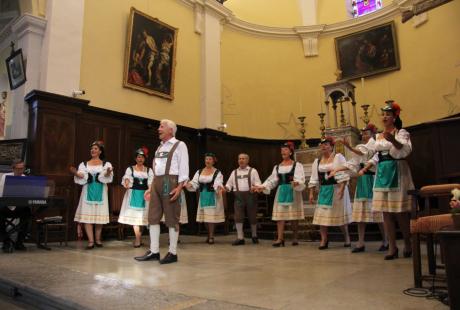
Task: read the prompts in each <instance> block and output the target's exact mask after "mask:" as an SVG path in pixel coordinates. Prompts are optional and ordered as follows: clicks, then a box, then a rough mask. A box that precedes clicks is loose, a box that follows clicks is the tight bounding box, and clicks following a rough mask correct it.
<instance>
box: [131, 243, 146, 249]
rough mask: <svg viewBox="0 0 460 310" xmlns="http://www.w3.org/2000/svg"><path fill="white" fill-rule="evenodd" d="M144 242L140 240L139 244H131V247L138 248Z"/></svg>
mask: <svg viewBox="0 0 460 310" xmlns="http://www.w3.org/2000/svg"><path fill="white" fill-rule="evenodd" d="M143 245H144V244H143V243H142V242H141V243H139V244H133V248H140V247H141V246H143Z"/></svg>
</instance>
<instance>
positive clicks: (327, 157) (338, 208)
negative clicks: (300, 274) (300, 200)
mask: <svg viewBox="0 0 460 310" xmlns="http://www.w3.org/2000/svg"><path fill="white" fill-rule="evenodd" d="M320 149H321V157H320V158H319V159H318V158H317V159H315V161H314V162H313V165H312V169H311V177H310V182H308V187H309V188H310V195H309V201H310V203H313V191H314V190H315V188H318V187H319V194H318V201H317V205H316V209H315V214H314V216H313V224H316V225H320V234H321V244H320V246H319V248H318V249H320V250H325V249H327V248H328V247H329V240H328V236H327V230H328V226H340V228H341V230H342V232H343V235H344V238H345V243H344V247H350V246H351V243H350V235H349V234H348V224H349V223H350V222H351V202H350V194H349V193H348V185H347V183H348V181H349V179H350V176H349V175H348V174H347V173H345V172H343V171H342V172H337V173H336V174H335V176H332V175H331V174H330V173H331V172H332V171H333V170H335V169H339V168H341V167H342V166H343V165H344V164H345V163H346V160H345V157H344V156H343V155H342V154H340V153H334V139H333V138H332V137H326V138H324V139H322V140H321V142H320Z"/></svg>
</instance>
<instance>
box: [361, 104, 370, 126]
mask: <svg viewBox="0 0 460 310" xmlns="http://www.w3.org/2000/svg"><path fill="white" fill-rule="evenodd" d="M361 108H363V110H364V116H363V117H361V119H362V120H363V122H364V124H365V125H366V126H367V124H369V121H370V120H369V112H368V109H369V105H368V104H363V105H361Z"/></svg>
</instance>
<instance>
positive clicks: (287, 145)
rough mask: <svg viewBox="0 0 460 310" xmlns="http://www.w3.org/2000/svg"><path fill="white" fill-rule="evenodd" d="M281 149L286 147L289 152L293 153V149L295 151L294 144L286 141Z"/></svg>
mask: <svg viewBox="0 0 460 310" xmlns="http://www.w3.org/2000/svg"><path fill="white" fill-rule="evenodd" d="M281 147H282V148H283V147H287V148H288V149H290V150H291V152H294V149H295V144H294V142H292V141H286V142H285V143H284V144H283V145H281Z"/></svg>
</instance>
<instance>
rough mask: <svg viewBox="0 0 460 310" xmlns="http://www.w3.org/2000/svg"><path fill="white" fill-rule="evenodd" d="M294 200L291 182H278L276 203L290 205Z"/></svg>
mask: <svg viewBox="0 0 460 310" xmlns="http://www.w3.org/2000/svg"><path fill="white" fill-rule="evenodd" d="M293 202H294V189H293V188H292V185H291V184H289V183H288V184H280V185H279V188H278V204H279V205H281V206H290V205H292V203H293Z"/></svg>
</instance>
